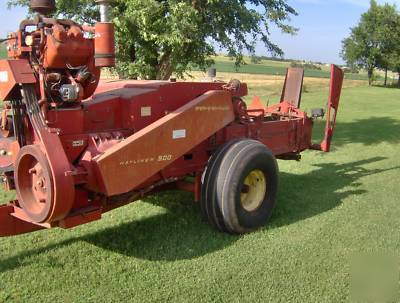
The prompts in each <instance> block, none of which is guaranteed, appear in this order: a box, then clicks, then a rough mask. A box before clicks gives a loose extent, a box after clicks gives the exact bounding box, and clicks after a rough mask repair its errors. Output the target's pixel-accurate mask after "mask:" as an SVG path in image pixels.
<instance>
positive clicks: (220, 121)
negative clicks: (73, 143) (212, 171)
mask: <svg viewBox="0 0 400 303" xmlns="http://www.w3.org/2000/svg"><path fill="white" fill-rule="evenodd" d="M233 120H234V114H233V108H232V100H231V94H230V93H229V92H226V91H210V92H207V93H205V94H204V95H202V96H200V97H198V98H196V99H194V100H193V101H191V102H189V103H188V104H186V105H184V106H183V107H181V108H179V109H177V110H176V111H174V112H172V113H170V114H168V115H166V116H165V117H164V118H161V119H160V120H158V121H156V122H155V123H153V124H151V125H149V126H147V127H146V128H144V129H142V130H140V131H139V132H137V133H136V134H134V135H132V136H131V137H129V138H128V139H127V140H125V141H123V142H121V143H119V144H118V145H116V146H114V147H112V148H110V149H109V150H107V151H106V152H105V153H104V154H103V155H101V156H99V157H98V158H97V159H95V160H94V166H95V167H96V166H97V169H98V174H99V179H100V180H99V181H101V183H102V184H103V189H102V191H103V192H104V193H105V194H107V195H109V196H112V195H117V194H122V193H126V192H129V191H131V190H134V189H135V188H137V186H139V185H140V184H142V183H143V182H145V181H146V180H147V179H149V178H150V177H152V176H154V175H155V174H157V173H158V172H159V171H161V170H162V169H164V168H165V167H167V166H168V165H170V164H171V163H173V162H174V161H175V160H177V159H178V158H180V157H182V156H183V155H184V154H185V153H187V152H188V151H190V150H192V149H193V148H194V147H196V146H197V145H198V144H200V143H201V142H203V141H204V140H206V139H207V138H209V137H210V136H212V135H213V134H214V133H216V132H217V131H218V130H220V129H222V128H223V127H225V126H226V125H227V124H229V123H230V122H232V121H233Z"/></svg>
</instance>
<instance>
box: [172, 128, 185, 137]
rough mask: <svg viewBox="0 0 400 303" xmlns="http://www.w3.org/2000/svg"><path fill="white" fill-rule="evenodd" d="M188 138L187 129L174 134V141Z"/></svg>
mask: <svg viewBox="0 0 400 303" xmlns="http://www.w3.org/2000/svg"><path fill="white" fill-rule="evenodd" d="M183 138H186V129H178V130H174V131H173V132H172V139H183Z"/></svg>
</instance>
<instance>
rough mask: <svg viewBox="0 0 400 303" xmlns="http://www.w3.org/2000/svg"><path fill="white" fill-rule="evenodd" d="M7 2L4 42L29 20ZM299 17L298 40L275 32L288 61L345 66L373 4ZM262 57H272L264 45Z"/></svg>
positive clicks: (328, 4) (330, 4)
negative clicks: (347, 42)
mask: <svg viewBox="0 0 400 303" xmlns="http://www.w3.org/2000/svg"><path fill="white" fill-rule="evenodd" d="M6 2H7V1H6V0H0V38H3V37H6V35H7V33H8V32H11V31H14V30H16V29H17V27H18V25H19V22H20V21H21V20H22V19H24V17H25V16H26V10H25V9H22V8H14V9H12V10H8V9H7V5H6ZM378 2H380V3H384V2H389V3H395V4H397V5H398V7H399V8H400V0H386V1H385V0H379V1H378ZM289 3H290V4H291V5H292V6H293V7H294V8H295V9H296V10H297V12H298V13H299V16H296V17H292V20H291V22H290V24H292V25H293V26H295V27H297V28H298V29H299V32H298V33H297V35H296V36H291V35H287V34H282V33H281V32H280V31H279V30H278V29H276V28H273V29H272V30H271V38H272V41H273V42H275V43H276V44H278V45H279V46H280V47H281V48H282V49H283V51H284V52H285V58H290V59H303V60H311V61H320V62H325V63H337V64H341V63H343V62H342V60H341V58H340V56H339V53H340V50H341V41H342V40H343V39H344V38H345V37H347V36H348V35H349V33H350V28H351V27H353V26H355V25H356V24H357V23H358V21H359V19H360V16H361V14H362V13H363V12H365V11H367V10H368V7H369V0H289ZM256 52H257V54H258V55H266V56H268V55H269V54H268V53H267V52H266V51H265V48H264V47H263V45H262V44H261V43H260V44H258V46H257V51H256Z"/></svg>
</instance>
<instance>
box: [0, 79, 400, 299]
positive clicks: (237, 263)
mask: <svg viewBox="0 0 400 303" xmlns="http://www.w3.org/2000/svg"><path fill="white" fill-rule="evenodd" d="M250 92H251V93H252V92H254V90H250ZM326 99H327V91H325V90H317V91H312V92H310V93H307V94H305V95H304V102H303V107H304V108H312V107H315V106H321V105H323V104H325V103H326ZM399 102H400V90H396V89H384V88H376V87H375V88H368V87H358V88H348V89H345V90H344V92H343V99H342V106H341V109H340V115H339V121H338V125H337V133H336V135H335V147H334V151H333V152H332V153H330V154H322V153H319V152H314V151H309V152H306V153H304V156H303V160H302V162H300V163H297V162H283V161H281V162H280V163H279V164H280V169H281V174H280V178H281V179H280V190H279V199H278V205H277V207H276V210H275V212H274V215H273V217H272V220H271V222H270V224H269V225H268V226H267V227H265V228H264V229H262V230H260V231H258V232H255V233H252V234H249V235H245V236H240V237H236V236H229V235H225V234H221V233H218V232H215V231H214V230H212V229H211V228H210V227H209V226H208V225H207V223H205V222H204V221H203V220H202V218H201V216H200V210H199V205H197V204H195V203H194V202H193V200H192V197H191V195H189V194H186V193H177V192H171V193H165V194H163V195H161V196H159V197H152V198H147V199H145V200H144V201H142V202H138V203H134V204H132V205H130V206H127V207H124V208H122V209H119V210H116V211H114V212H112V213H109V214H106V215H105V216H104V219H103V220H101V221H99V222H96V223H93V224H90V225H86V226H82V227H79V228H77V229H74V230H68V231H65V230H60V229H55V230H49V231H44V232H39V233H35V234H29V235H23V236H19V237H16V238H4V239H0V302H150V301H153V302H154V301H158V302H166V301H171V302H211V301H212V302H244V301H245V302H318V303H320V302H348V299H347V298H348V296H349V259H350V257H351V256H352V255H353V254H354V253H358V252H362V251H377V252H379V251H392V252H398V251H399V248H400V233H399V230H400V219H399V218H400V207H399V203H398V202H399V197H400V186H399V179H400V160H399V156H398V154H399V152H400V135H399V130H400V106H399ZM321 125H322V124H321V123H319V124H318V126H321ZM3 198H4V199H5V198H6V196H3Z"/></svg>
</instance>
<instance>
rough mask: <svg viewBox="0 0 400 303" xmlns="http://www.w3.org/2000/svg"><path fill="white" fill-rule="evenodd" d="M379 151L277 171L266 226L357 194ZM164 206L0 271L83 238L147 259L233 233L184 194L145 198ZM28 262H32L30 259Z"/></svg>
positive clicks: (175, 255) (211, 243) (175, 256)
mask: <svg viewBox="0 0 400 303" xmlns="http://www.w3.org/2000/svg"><path fill="white" fill-rule="evenodd" d="M384 159H385V158H383V157H376V158H371V159H368V160H363V161H358V162H350V163H344V164H336V163H328V164H320V165H317V166H316V167H317V169H316V170H314V171H312V172H310V173H308V174H304V175H293V174H288V173H282V175H281V186H280V193H279V198H278V199H279V202H278V206H277V208H276V210H275V212H274V216H273V218H272V220H271V222H270V224H269V226H268V227H267V228H276V227H280V226H284V225H288V224H292V223H295V222H298V221H301V220H304V219H306V218H310V217H313V216H316V215H318V214H321V213H324V212H326V211H329V210H331V209H333V208H335V207H337V206H338V205H339V204H340V203H341V202H342V200H343V199H345V198H346V197H348V196H351V195H361V194H363V193H365V192H366V190H363V189H359V187H360V185H361V183H360V181H359V179H360V178H363V177H365V176H370V175H374V174H379V173H382V172H385V171H387V170H390V169H372V170H369V169H366V168H364V167H363V166H364V165H368V164H372V163H376V162H379V161H381V160H384ZM145 202H148V203H151V204H155V205H158V206H161V207H165V208H166V213H165V214H161V215H157V216H154V217H150V218H146V219H143V220H137V221H132V222H129V223H126V224H122V225H119V226H116V227H112V228H109V229H105V230H101V231H98V232H95V233H92V234H88V235H85V236H82V237H76V238H71V239H68V240H65V241H63V242H58V243H56V244H53V245H49V246H47V247H43V248H40V249H35V250H28V251H26V252H23V253H21V254H18V255H16V256H13V257H10V258H8V259H1V260H0V272H4V271H8V270H12V269H15V268H17V267H20V266H24V264H26V263H25V262H26V261H27V260H32V256H35V255H39V254H43V253H46V252H48V251H52V250H56V249H60V248H62V247H66V246H68V245H70V244H72V243H75V242H76V241H86V242H88V243H91V244H93V245H95V246H97V247H99V248H102V249H106V250H109V251H112V252H115V253H119V254H122V255H126V256H129V257H135V258H140V259H145V260H151V261H175V260H184V259H193V258H198V257H201V256H203V255H205V254H208V253H212V252H215V251H218V250H221V249H223V248H225V247H227V246H229V245H232V244H233V243H234V242H235V241H236V240H238V239H239V237H237V236H230V235H226V234H223V233H219V232H216V231H213V230H212V229H211V228H210V227H209V226H208V224H207V223H206V222H204V221H203V220H202V219H201V217H200V210H199V206H198V205H195V204H194V202H193V201H192V197H191V195H190V194H185V193H178V194H177V193H176V192H167V193H164V194H162V195H161V196H160V195H159V196H154V197H149V198H147V199H145ZM30 262H34V260H33V261H30Z"/></svg>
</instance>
